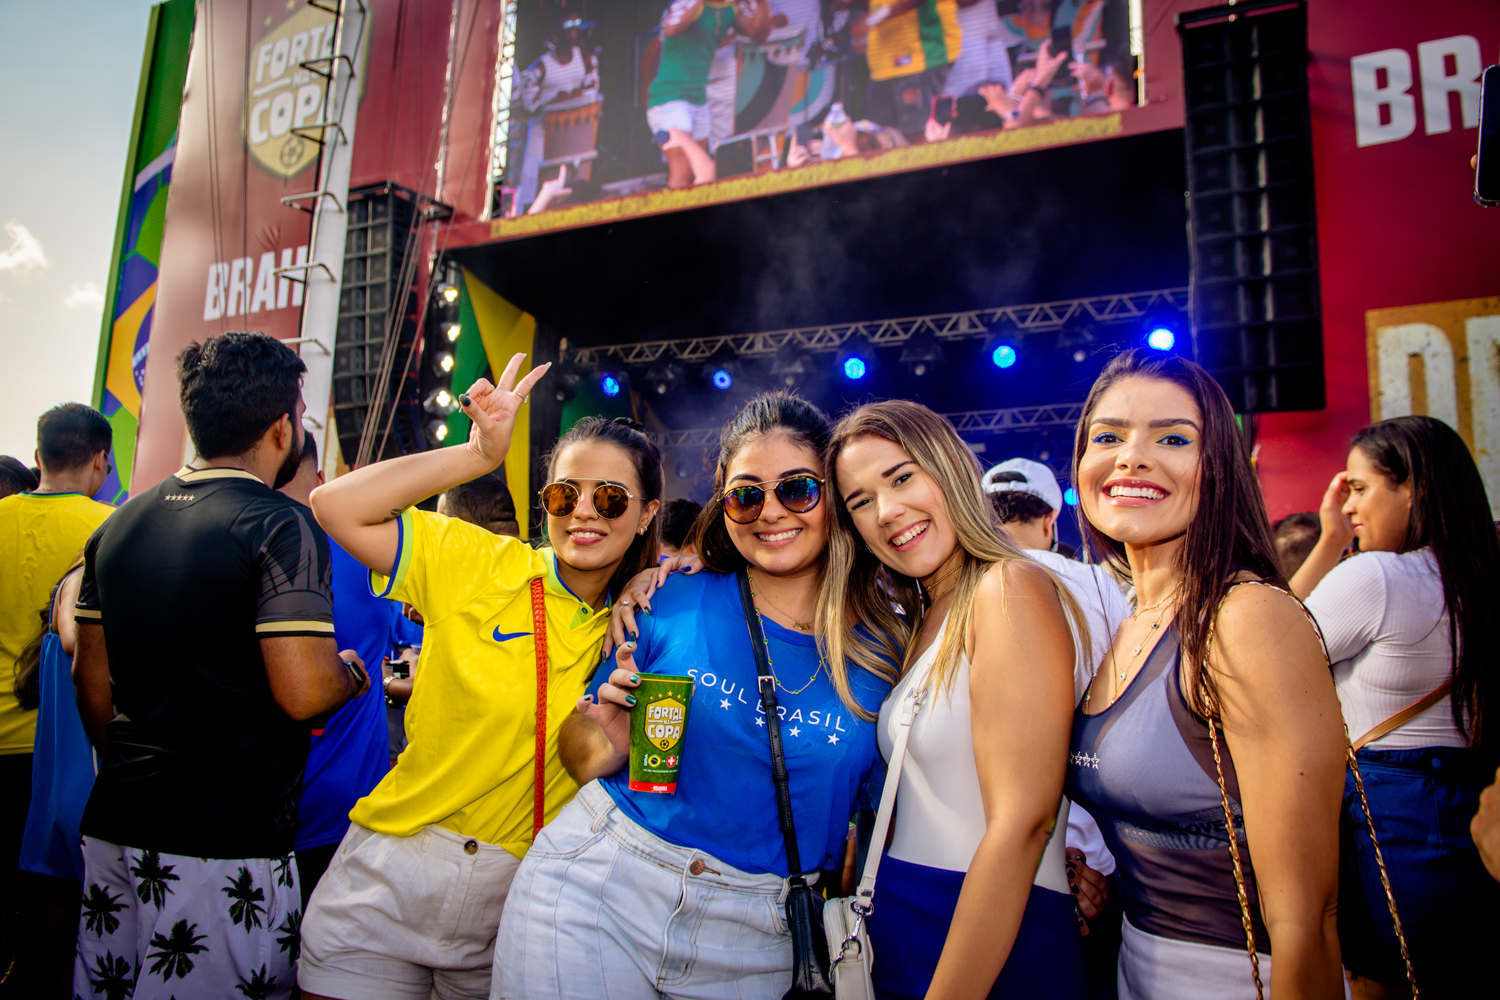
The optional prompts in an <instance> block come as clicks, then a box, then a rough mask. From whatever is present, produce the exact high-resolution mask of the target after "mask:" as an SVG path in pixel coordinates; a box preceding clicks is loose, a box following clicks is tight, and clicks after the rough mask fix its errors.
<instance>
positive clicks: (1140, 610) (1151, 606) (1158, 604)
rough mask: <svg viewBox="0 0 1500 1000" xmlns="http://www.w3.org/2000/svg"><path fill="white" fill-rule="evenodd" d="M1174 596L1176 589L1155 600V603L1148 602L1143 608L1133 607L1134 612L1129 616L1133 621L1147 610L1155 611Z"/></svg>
mask: <svg viewBox="0 0 1500 1000" xmlns="http://www.w3.org/2000/svg"><path fill="white" fill-rule="evenodd" d="M1176 596H1177V591H1175V590H1174V591H1172V592H1171V593H1170V594H1168V595H1167V596H1166V597H1163V598H1162V599H1161V600H1159V601H1157V602H1156V603H1155V604H1148V605H1146V606H1145V607H1144V608H1136V609H1135V613H1134V614H1133V615H1131V616H1130V617H1131V620H1132V621H1133V620H1135V619H1137V618H1139V617H1140V616H1141V615H1143V614H1145V613H1146V612H1147V611H1155V610H1156V609H1157V608H1159V607H1161V606H1162V605H1163V604H1166V603H1167V602H1168V601H1170V600H1172V599H1173V598H1175V597H1176Z"/></svg>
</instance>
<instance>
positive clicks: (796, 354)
mask: <svg viewBox="0 0 1500 1000" xmlns="http://www.w3.org/2000/svg"><path fill="white" fill-rule="evenodd" d="M806 374H807V364H806V362H805V361H803V358H802V349H801V348H800V347H798V346H797V344H796V342H795V341H790V340H789V341H787V342H786V343H785V344H783V345H782V347H781V349H780V350H779V351H777V352H776V359H775V360H774V361H772V362H771V378H772V379H773V380H775V381H777V382H781V383H783V384H784V385H787V386H793V385H796V384H797V382H798V381H799V380H800V379H801V378H802V376H804V375H806Z"/></svg>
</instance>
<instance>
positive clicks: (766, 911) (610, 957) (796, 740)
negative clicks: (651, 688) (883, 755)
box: [494, 392, 896, 1000]
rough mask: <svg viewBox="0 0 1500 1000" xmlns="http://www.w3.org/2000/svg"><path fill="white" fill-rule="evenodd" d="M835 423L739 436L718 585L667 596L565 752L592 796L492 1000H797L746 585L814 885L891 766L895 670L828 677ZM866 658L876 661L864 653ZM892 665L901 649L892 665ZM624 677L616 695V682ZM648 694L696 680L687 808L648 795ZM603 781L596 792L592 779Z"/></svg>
mask: <svg viewBox="0 0 1500 1000" xmlns="http://www.w3.org/2000/svg"><path fill="white" fill-rule="evenodd" d="M829 431H830V423H829V420H828V418H827V416H826V415H824V414H823V413H822V412H821V411H820V410H818V409H817V407H815V406H812V405H811V404H809V403H806V402H804V401H802V400H800V399H797V398H796V397H794V396H792V395H790V394H787V393H784V392H782V393H771V394H767V395H763V396H760V397H758V398H756V399H754V400H752V401H751V402H750V403H749V405H747V406H746V407H745V409H744V410H742V411H741V412H740V413H739V414H738V415H737V416H736V417H735V418H734V419H733V420H731V421H730V422H729V424H728V426H727V427H726V428H725V430H724V435H723V440H722V444H721V446H720V451H719V463H718V470H717V473H716V475H715V481H714V496H715V498H716V502H715V503H712V504H710V505H708V506H707V507H705V509H704V512H703V514H702V515H701V516H700V518H699V520H698V523H697V524H696V525H695V526H694V532H693V535H694V537H695V539H696V540H697V544H698V551H699V552H700V553H701V555H702V559H703V563H704V567H705V569H707V570H708V571H709V572H705V573H698V574H696V575H692V576H677V577H674V578H673V579H671V580H670V581H669V582H668V583H667V584H666V585H665V586H664V587H663V588H662V589H661V590H659V591H657V592H656V594H655V595H654V596H653V597H652V613H651V614H650V615H649V616H646V615H641V616H638V617H637V618H636V622H637V623H638V626H639V629H640V631H639V634H638V635H637V636H636V637H635V638H634V639H633V640H632V641H630V642H627V643H625V644H624V646H622V647H621V648H620V650H619V651H618V653H617V654H616V661H617V665H616V669H614V670H613V671H612V672H607V671H604V670H601V671H600V674H599V676H598V677H596V679H595V687H594V689H593V691H592V692H591V694H590V695H589V696H585V697H584V698H583V699H580V701H579V714H577V715H575V716H574V717H573V718H572V719H570V720H569V722H568V723H566V724H565V725H564V728H563V730H562V732H561V733H560V735H559V753H560V756H561V758H562V760H563V763H564V764H565V765H566V766H567V767H568V769H569V770H570V771H571V772H572V773H573V775H574V776H575V777H576V778H577V779H578V780H579V782H580V784H584V787H583V789H582V790H581V791H580V792H579V793H578V797H577V798H576V799H574V800H573V802H572V803H571V804H569V805H568V806H567V807H566V808H565V809H564V810H563V811H562V813H561V814H560V815H559V816H558V818H557V819H556V820H555V821H553V822H552V823H551V824H550V825H548V826H547V827H545V828H544V829H543V830H542V832H541V834H540V835H539V836H538V838H537V840H536V842H535V844H534V845H533V846H532V848H531V850H530V852H528V853H527V855H526V859H525V860H524V861H523V862H522V864H521V869H520V871H519V872H518V873H517V875H516V879H515V882H514V884H513V885H512V886H511V890H510V896H509V899H508V901H507V903H506V907H505V915H504V918H503V919H502V921H501V923H500V936H499V940H498V942H497V946H496V949H495V954H496V968H495V979H494V982H495V996H505V997H521V996H524V997H528V998H531V1000H538V998H543V997H598V996H604V995H606V994H607V995H609V996H611V997H616V998H635V997H639V998H642V1000H654V998H657V997H659V996H663V995H665V996H670V997H684V998H687V997H691V998H719V997H725V998H728V997H767V998H775V997H780V996H781V995H782V994H783V993H785V992H786V990H787V987H788V986H789V985H790V981H789V980H790V974H791V968H792V943H791V938H790V936H789V935H788V934H787V930H786V921H785V916H784V914H783V909H782V896H783V894H784V891H785V888H786V885H787V878H788V875H789V874H798V873H795V872H789V871H788V865H787V852H786V848H785V842H784V840H783V837H782V833H781V830H780V826H779V823H778V818H777V809H776V798H775V786H774V784H773V782H772V777H771V751H770V746H769V742H768V737H767V728H766V718H765V715H764V712H763V710H762V707H761V700H760V695H759V691H758V688H757V683H756V677H757V669H756V661H755V656H754V649H753V647H752V645H751V638H750V630H749V627H748V624H747V622H746V620H745V615H744V611H743V608H742V605H741V602H740V597H739V587H738V571H740V570H741V569H743V570H745V571H746V572H747V573H748V575H749V579H750V583H751V588H752V590H753V593H754V599H755V607H756V611H757V612H758V614H759V617H760V619H761V622H762V623H763V626H764V631H765V636H766V641H767V652H768V653H769V658H770V662H771V669H772V672H773V673H774V674H775V675H776V688H777V698H778V700H779V708H778V710H777V711H778V716H779V718H780V725H781V733H782V741H783V745H784V751H785V756H786V766H787V771H788V772H789V780H790V791H791V798H792V812H793V816H794V818H795V826H796V836H797V847H798V853H799V854H800V856H801V862H802V867H803V868H804V869H805V870H806V872H807V873H808V878H809V880H810V881H811V880H812V879H813V878H814V877H816V875H817V873H818V872H820V871H826V870H830V869H834V870H836V869H841V868H842V867H843V864H844V857H845V844H846V840H847V837H848V828H849V818H850V816H851V814H852V813H853V812H854V809H855V805H856V800H857V798H858V797H859V796H860V793H861V789H862V787H863V786H864V784H865V782H866V780H867V779H868V777H869V774H870V770H871V767H872V766H873V765H874V763H875V761H876V760H877V758H878V756H879V751H878V749H877V747H876V741H875V719H876V713H877V712H878V711H879V708H880V704H881V701H882V700H883V699H884V697H885V696H886V694H887V693H888V692H889V691H890V687H891V680H892V677H893V671H892V670H891V669H890V667H889V664H888V663H887V662H885V661H882V660H880V659H879V658H878V657H877V656H876V655H872V654H870V653H868V652H866V653H865V659H866V660H868V662H867V663H863V664H857V663H845V662H843V661H839V662H837V663H830V662H827V661H826V660H825V659H824V658H823V657H822V656H821V655H820V652H819V649H820V643H819V640H818V638H817V637H816V636H815V635H814V631H813V625H812V623H813V622H814V621H815V620H816V619H817V617H818V615H817V607H818V600H819V596H820V592H821V590H822V583H823V568H824V563H825V549H826V547H827V541H828V530H827V519H828V517H829V516H830V515H829V514H828V504H827V503H826V502H822V501H823V496H822V493H823V483H824V469H823V460H822V453H823V448H824V446H825V445H827V443H828V436H829ZM862 652H864V651H862ZM886 652H887V653H888V655H889V657H890V659H892V660H894V659H895V658H896V651H895V650H894V648H892V649H890V650H887V651H886ZM606 673H608V678H607V680H608V683H604V681H605V674H606ZM640 673H659V674H675V675H687V676H691V677H693V678H694V680H695V681H696V684H695V687H694V691H693V695H692V701H691V706H690V710H689V712H688V716H687V731H686V733H685V735H684V737H683V742H682V745H681V750H680V751H679V753H680V756H681V761H682V763H681V766H680V771H679V774H678V779H677V789H676V791H675V792H674V793H671V794H661V793H653V792H644V791H632V790H631V789H630V781H629V774H628V771H627V769H626V767H625V763H626V750H627V749H628V747H629V728H628V727H629V715H628V712H629V710H630V708H631V707H632V706H633V705H634V703H635V696H634V695H633V694H632V693H631V690H632V689H633V688H635V687H636V686H637V683H638V679H639V674H640ZM594 779H598V780H594Z"/></svg>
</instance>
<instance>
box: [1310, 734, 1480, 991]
mask: <svg viewBox="0 0 1500 1000" xmlns="http://www.w3.org/2000/svg"><path fill="white" fill-rule="evenodd" d="M1357 757H1358V759H1359V769H1360V774H1361V775H1362V776H1363V777H1364V784H1365V794H1366V796H1367V797H1368V798H1369V800H1370V812H1371V813H1373V814H1374V818H1375V833H1376V835H1377V836H1378V837H1379V838H1380V853H1381V855H1382V856H1383V857H1384V858H1385V867H1386V872H1387V873H1388V874H1389V876H1390V880H1391V895H1392V896H1394V897H1395V900H1396V909H1397V911H1398V912H1399V913H1400V914H1401V926H1402V930H1403V931H1404V932H1405V934H1406V943H1407V945H1408V947H1409V948H1410V953H1411V962H1412V970H1413V971H1414V972H1415V974H1416V978H1417V986H1418V987H1419V988H1422V989H1423V990H1424V991H1425V990H1426V989H1427V988H1428V987H1429V986H1430V987H1433V988H1435V989H1436V988H1447V989H1457V990H1462V988H1463V987H1465V986H1468V985H1472V980H1471V978H1470V977H1472V976H1473V975H1474V974H1475V972H1476V969H1477V967H1478V966H1477V965H1476V963H1482V961H1483V959H1482V956H1484V955H1486V954H1488V953H1489V949H1491V948H1493V947H1494V946H1495V942H1496V941H1497V940H1500V882H1496V881H1495V880H1494V879H1492V878H1490V876H1489V873H1488V872H1486V871H1485V870H1484V865H1483V863H1482V862H1481V861H1480V860H1479V851H1478V850H1477V849H1476V848H1475V846H1474V841H1473V839H1472V838H1471V837H1470V835H1469V820H1471V819H1473V817H1474V813H1475V812H1477V811H1478V809H1479V792H1480V789H1482V788H1483V787H1484V786H1485V785H1487V784H1488V783H1489V782H1490V781H1491V780H1493V772H1491V773H1490V774H1489V775H1486V774H1485V772H1484V770H1483V769H1482V768H1481V767H1479V766H1478V764H1477V762H1476V760H1475V755H1474V752H1473V751H1472V750H1469V749H1467V748H1465V747H1426V748H1424V749H1419V750H1370V749H1368V748H1366V749H1364V750H1360V751H1359V753H1358V754H1357ZM1340 840H1341V844H1340V850H1339V941H1340V943H1341V944H1342V945H1343V951H1344V966H1345V968H1347V969H1348V970H1349V971H1350V972H1353V973H1355V974H1356V975H1360V976H1364V977H1366V978H1368V979H1374V980H1377V981H1379V982H1385V983H1403V982H1405V981H1406V966H1405V964H1404V963H1403V962H1402V961H1401V952H1400V948H1399V946H1398V944H1397V942H1396V932H1395V927H1394V925H1393V923H1392V921H1391V916H1390V911H1389V909H1388V908H1387V905H1386V898H1385V890H1384V889H1383V888H1382V887H1381V885H1380V870H1379V867H1378V866H1377V865H1376V863H1375V851H1374V848H1372V847H1371V845H1370V834H1369V831H1368V828H1367V827H1366V824H1365V816H1364V812H1363V810H1361V808H1360V804H1359V796H1358V794H1357V793H1356V791H1355V788H1354V775H1353V774H1352V773H1351V774H1349V775H1348V776H1347V778H1346V779H1345V788H1344V816H1343V822H1342V824H1341V829H1340ZM1456 995H1463V994H1462V993H1461V992H1460V993H1459V994H1456Z"/></svg>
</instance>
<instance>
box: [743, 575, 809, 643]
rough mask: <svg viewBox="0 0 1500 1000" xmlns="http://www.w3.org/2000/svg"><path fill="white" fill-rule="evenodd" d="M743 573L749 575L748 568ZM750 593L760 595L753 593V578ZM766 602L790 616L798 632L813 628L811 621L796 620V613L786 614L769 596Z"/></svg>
mask: <svg viewBox="0 0 1500 1000" xmlns="http://www.w3.org/2000/svg"><path fill="white" fill-rule="evenodd" d="M745 575H746V576H749V575H750V571H749V570H748V569H747V570H746V571H745ZM750 593H751V595H752V596H754V597H759V596H760V595H759V594H757V593H755V580H754V579H753V578H752V579H751V581H750ZM766 603H767V604H769V605H771V607H773V608H775V609H776V610H777V611H780V612H781V613H782V614H784V615H786V616H787V617H788V618H790V619H791V620H792V628H794V629H796V630H797V631H799V632H811V631H812V630H813V623H812V622H803V621H798V620H797V616H796V615H787V613H786V612H785V611H782V609H781V605H779V604H777V603H776V602H775V601H773V600H771V599H770V598H769V597H767V598H766Z"/></svg>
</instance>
